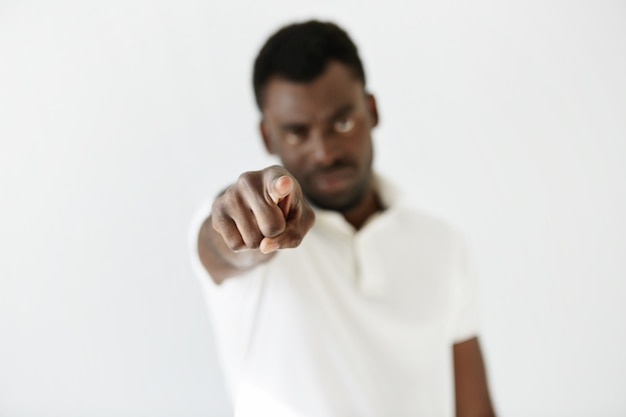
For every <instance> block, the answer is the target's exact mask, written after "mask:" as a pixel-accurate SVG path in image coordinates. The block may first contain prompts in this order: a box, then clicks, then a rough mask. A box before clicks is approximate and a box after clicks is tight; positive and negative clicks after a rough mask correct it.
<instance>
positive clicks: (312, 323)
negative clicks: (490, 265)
mask: <svg viewBox="0 0 626 417" xmlns="http://www.w3.org/2000/svg"><path fill="white" fill-rule="evenodd" d="M254 89H255V95H256V100H257V104H258V107H259V109H260V111H261V115H262V117H261V122H260V133H261V136H262V138H263V143H264V144H265V147H266V149H267V151H268V152H270V153H271V154H274V155H276V156H278V157H279V158H280V160H281V162H282V166H272V167H268V168H266V169H263V170H260V171H250V172H246V173H243V174H241V176H240V177H239V178H238V179H237V180H236V181H235V182H234V184H233V185H232V186H230V187H229V188H227V189H226V190H225V191H224V192H223V193H222V194H221V195H220V196H218V197H217V198H216V199H215V200H214V202H213V204H212V207H211V214H210V216H208V218H207V217H206V215H207V214H208V213H205V216H204V218H203V220H204V221H203V222H202V224H201V225H199V226H198V229H200V230H199V233H196V234H195V236H194V239H197V242H196V243H197V254H194V255H197V258H196V266H198V267H199V268H202V267H203V268H204V270H205V271H204V270H203V271H202V273H204V274H205V276H204V278H205V279H204V280H203V283H204V284H203V285H204V286H205V289H206V295H207V298H208V305H209V308H210V309H211V314H212V318H213V322H214V331H215V334H216V339H217V343H218V351H219V355H220V358H221V360H222V366H223V371H224V375H225V378H226V383H227V387H228V389H229V390H230V393H231V396H232V400H233V403H234V407H235V414H236V415H242V416H243V415H246V416H247V415H251V416H259V415H262V416H265V415H272V416H278V415H288V416H392V417H398V416H428V417H433V416H452V415H454V410H456V415H457V416H493V415H494V412H493V409H492V406H491V401H490V398H489V394H488V389H487V383H486V377H485V371H484V366H483V360H482V356H481V352H480V348H479V344H478V340H477V336H476V334H477V323H476V322H477V320H476V310H477V306H476V297H475V295H476V294H475V292H476V289H475V283H474V280H473V279H472V276H471V274H470V272H469V270H468V266H467V259H466V254H465V247H464V244H463V240H462V239H461V238H460V236H459V234H458V233H457V232H455V231H454V230H453V229H452V228H450V227H449V226H447V225H446V224H445V223H444V222H442V221H441V220H438V219H436V218H434V217H432V216H429V215H426V214H424V213H422V212H420V211H417V210H416V209H414V208H413V207H412V206H411V205H409V204H407V203H406V202H404V201H403V199H402V195H401V193H399V192H398V191H396V190H395V189H394V187H393V186H391V185H390V184H388V183H387V182H385V181H384V180H383V179H382V178H379V177H378V176H376V175H375V174H374V173H373V172H372V159H373V147H372V138H371V131H372V129H373V128H374V127H375V126H376V125H377V123H378V110H377V107H376V101H375V99H374V96H373V95H372V94H370V93H368V92H367V91H366V90H365V73H364V71H363V67H362V64H361V61H360V59H359V56H358V53H357V49H356V47H355V45H354V44H353V42H352V41H351V40H350V38H349V37H348V35H347V34H346V33H345V32H344V31H343V30H342V29H340V28H339V27H337V26H336V25H334V24H331V23H322V22H317V21H310V22H306V23H301V24H294V25H290V26H287V27H285V28H283V29H281V30H279V31H278V32H277V33H276V34H274V35H273V36H272V37H270V39H269V40H268V41H267V42H266V44H265V45H264V46H263V48H262V49H261V51H260V53H259V55H258V57H257V59H256V61H255V65H254ZM198 229H195V230H196V231H197V230H198ZM200 265H201V266H200ZM206 272H208V275H209V278H207V277H206Z"/></svg>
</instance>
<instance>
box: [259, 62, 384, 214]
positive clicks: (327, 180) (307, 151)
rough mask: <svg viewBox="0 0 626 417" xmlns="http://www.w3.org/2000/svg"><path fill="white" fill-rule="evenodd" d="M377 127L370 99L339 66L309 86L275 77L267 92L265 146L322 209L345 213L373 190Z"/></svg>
mask: <svg viewBox="0 0 626 417" xmlns="http://www.w3.org/2000/svg"><path fill="white" fill-rule="evenodd" d="M377 123H378V115H377V111H376V103H375V101H374V97H373V96H372V95H370V94H366V93H365V91H364V89H363V84H362V83H361V82H360V81H357V80H356V79H355V78H354V76H353V75H352V73H351V71H350V69H349V68H348V67H346V66H344V65H343V64H341V63H338V62H331V63H330V64H329V65H328V67H327V68H326V70H325V72H324V73H322V74H321V75H320V76H319V77H318V78H316V79H315V80H313V81H311V82H308V83H295V82H291V81H286V80H284V79H280V78H274V79H272V80H270V82H269V83H268V84H267V86H266V88H265V92H264V96H263V120H262V122H261V133H262V135H263V140H264V143H265V146H266V148H267V150H268V151H269V152H270V153H272V154H275V155H277V156H278V157H280V159H281V161H282V164H283V166H284V167H285V168H286V169H287V170H288V171H289V172H291V173H292V174H293V176H294V177H295V178H296V179H297V180H298V182H299V183H300V185H301V187H302V190H303V192H304V194H305V195H306V197H307V198H308V199H309V200H310V202H311V203H313V204H315V205H316V206H318V207H320V208H323V209H328V210H335V211H346V210H349V209H351V208H354V207H356V206H358V205H359V203H360V202H361V201H363V197H364V196H365V194H366V193H367V192H368V191H370V190H371V187H372V181H371V169H372V158H373V149H372V138H371V130H372V128H373V127H374V126H376V124H377Z"/></svg>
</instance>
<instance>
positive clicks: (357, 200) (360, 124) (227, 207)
mask: <svg viewBox="0 0 626 417" xmlns="http://www.w3.org/2000/svg"><path fill="white" fill-rule="evenodd" d="M262 104H263V108H262V113H263V117H262V120H261V123H260V131H261V136H262V138H263V143H264V144H265V147H266V149H267V151H268V152H269V153H271V154H274V155H277V156H278V157H279V158H280V160H281V162H282V165H283V166H282V167H281V166H271V167H268V168H265V169H263V170H261V171H251V172H246V173H243V174H242V175H241V176H240V177H239V178H238V179H237V181H236V182H235V183H234V184H233V185H232V186H231V187H229V188H228V189H227V190H226V191H225V192H224V193H223V194H222V195H220V196H219V197H217V198H216V199H215V201H214V203H213V208H212V215H211V216H210V217H209V218H208V219H207V220H206V221H205V223H204V224H203V226H202V228H201V230H200V234H199V237H198V252H199V254H200V259H201V261H202V263H203V265H204V267H205V268H206V269H207V271H208V272H209V273H210V274H211V276H212V277H213V279H214V281H215V282H216V283H217V284H220V283H221V282H223V281H224V280H225V279H229V278H231V277H236V276H237V275H240V274H241V273H242V272H244V271H247V270H249V269H252V268H254V267H255V266H257V265H259V264H261V263H263V262H266V261H268V260H269V259H271V257H273V256H274V255H275V254H276V251H277V250H279V249H287V248H295V247H297V246H298V245H299V244H300V242H301V241H302V239H304V238H305V236H306V233H307V232H308V231H309V230H310V229H311V227H312V226H313V223H314V221H315V215H314V212H313V209H312V208H311V205H310V204H311V203H313V204H315V205H316V206H318V207H320V208H323V209H327V210H334V211H337V212H339V213H341V214H342V215H343V217H344V218H345V219H346V221H347V222H348V223H350V224H351V225H352V226H353V227H354V229H355V230H359V229H360V228H361V227H362V226H363V224H364V223H365V221H366V220H367V219H368V218H369V217H370V216H371V215H372V214H374V213H376V212H378V211H380V210H382V206H381V204H380V200H379V198H378V195H377V193H376V190H375V188H374V185H373V182H372V158H373V149H372V138H371V131H372V129H373V128H374V127H376V125H377V124H378V110H377V107H376V101H375V99H374V96H372V95H371V94H368V93H367V92H365V90H364V88H363V85H362V83H361V82H359V81H358V80H356V79H355V78H354V77H353V75H352V73H351V72H350V70H349V68H347V67H346V66H344V65H343V64H341V63H338V62H331V63H330V64H329V65H328V67H327V68H326V70H325V71H324V73H322V74H321V75H320V76H319V77H318V78H316V79H315V80H313V81H311V82H307V83H294V82H290V81H287V80H284V79H280V78H274V79H272V80H270V82H269V83H268V84H267V86H266V88H265V91H264V95H263V100H262ZM305 196H306V197H305ZM453 356H454V376H455V390H456V410H457V411H456V415H457V417H489V416H494V415H495V414H494V411H493V407H492V405H491V400H490V397H489V391H488V387H487V380H486V374H485V367H484V363H483V358H482V354H481V351H480V346H479V343H478V339H477V338H472V339H469V340H466V341H463V342H460V343H456V344H454V345H453Z"/></svg>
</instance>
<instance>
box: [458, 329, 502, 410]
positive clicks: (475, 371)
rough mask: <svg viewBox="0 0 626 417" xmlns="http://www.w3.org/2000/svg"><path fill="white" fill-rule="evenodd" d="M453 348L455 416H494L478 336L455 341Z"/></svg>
mask: <svg viewBox="0 0 626 417" xmlns="http://www.w3.org/2000/svg"><path fill="white" fill-rule="evenodd" d="M453 350H454V385H455V391H456V416H457V417H494V416H495V412H494V410H493V405H492V404H491V398H490V397H489V389H488V387H487V376H486V373H485V364H484V362H483V356H482V353H481V351H480V345H479V344H478V338H473V339H469V340H466V341H464V342H460V343H456V344H455V345H454V346H453Z"/></svg>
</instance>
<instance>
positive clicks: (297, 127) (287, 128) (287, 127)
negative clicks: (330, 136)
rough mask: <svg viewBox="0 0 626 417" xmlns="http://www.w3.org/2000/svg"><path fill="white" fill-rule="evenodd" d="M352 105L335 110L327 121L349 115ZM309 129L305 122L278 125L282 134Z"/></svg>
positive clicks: (352, 108) (345, 105)
mask: <svg viewBox="0 0 626 417" xmlns="http://www.w3.org/2000/svg"><path fill="white" fill-rule="evenodd" d="M354 107H355V106H354V103H348V104H344V105H343V106H341V107H340V108H339V109H337V110H335V111H334V112H333V113H332V114H331V116H330V117H329V118H328V120H329V121H334V120H337V119H340V118H341V117H343V116H345V115H346V114H348V113H350V112H351V111H353V110H354ZM308 128H309V124H308V123H305V122H292V123H284V124H282V125H280V129H281V130H282V131H283V132H293V131H303V130H306V129H308Z"/></svg>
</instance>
